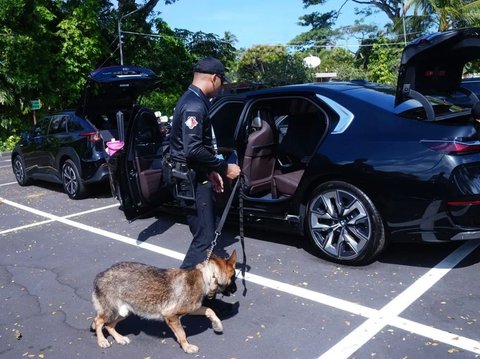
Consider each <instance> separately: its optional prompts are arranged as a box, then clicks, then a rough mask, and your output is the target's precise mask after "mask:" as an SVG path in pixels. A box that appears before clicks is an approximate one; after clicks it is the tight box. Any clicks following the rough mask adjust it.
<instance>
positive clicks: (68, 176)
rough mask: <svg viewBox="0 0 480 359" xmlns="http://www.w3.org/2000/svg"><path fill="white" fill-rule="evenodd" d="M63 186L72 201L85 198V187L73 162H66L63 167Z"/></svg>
mask: <svg viewBox="0 0 480 359" xmlns="http://www.w3.org/2000/svg"><path fill="white" fill-rule="evenodd" d="M62 184H63V189H64V191H65V193H66V194H67V195H68V197H70V198H71V199H81V198H83V197H84V196H85V192H86V189H85V185H84V184H83V182H82V179H81V178H80V174H79V172H78V169H77V166H75V163H74V162H73V161H72V160H66V161H65V162H64V163H63V165H62Z"/></svg>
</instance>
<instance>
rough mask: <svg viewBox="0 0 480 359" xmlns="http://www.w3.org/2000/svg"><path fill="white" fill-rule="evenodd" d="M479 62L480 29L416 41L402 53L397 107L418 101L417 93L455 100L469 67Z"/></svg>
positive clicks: (449, 32) (462, 30)
mask: <svg viewBox="0 0 480 359" xmlns="http://www.w3.org/2000/svg"><path fill="white" fill-rule="evenodd" d="M479 58H480V28H469V29H461V30H451V31H446V32H439V33H435V34H432V35H428V36H424V37H421V38H419V39H416V40H415V41H413V42H412V43H410V44H409V45H407V46H406V47H405V48H404V50H403V53H402V58H401V62H400V69H399V74H398V81H397V89H396V97H395V105H396V106H398V105H399V104H401V103H402V102H404V101H407V100H409V99H411V98H415V99H418V98H417V97H416V96H415V94H416V93H420V94H421V95H423V96H428V95H430V96H452V95H453V94H454V93H455V92H456V91H457V90H458V88H459V87H460V83H461V80H462V74H463V68H464V66H465V64H466V63H468V62H470V61H472V60H475V59H479ZM419 101H420V102H422V101H421V99H419ZM422 104H423V103H422Z"/></svg>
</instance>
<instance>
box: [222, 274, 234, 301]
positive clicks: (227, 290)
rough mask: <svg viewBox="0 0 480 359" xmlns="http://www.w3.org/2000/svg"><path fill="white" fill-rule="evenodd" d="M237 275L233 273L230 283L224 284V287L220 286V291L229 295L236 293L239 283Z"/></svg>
mask: <svg viewBox="0 0 480 359" xmlns="http://www.w3.org/2000/svg"><path fill="white" fill-rule="evenodd" d="M235 279H236V277H235V275H233V276H232V277H231V278H230V284H228V285H226V286H224V287H223V288H220V292H221V293H222V294H223V295H224V296H226V297H228V296H230V295H232V294H233V293H235V292H236V291H237V284H236V283H235Z"/></svg>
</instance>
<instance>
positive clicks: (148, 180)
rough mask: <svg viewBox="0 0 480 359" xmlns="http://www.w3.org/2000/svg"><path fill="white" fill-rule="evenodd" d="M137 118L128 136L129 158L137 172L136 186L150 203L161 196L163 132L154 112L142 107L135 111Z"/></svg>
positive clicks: (143, 197)
mask: <svg viewBox="0 0 480 359" xmlns="http://www.w3.org/2000/svg"><path fill="white" fill-rule="evenodd" d="M135 116H136V117H137V119H136V120H135V121H134V124H135V127H134V128H133V131H132V133H133V134H134V136H132V137H131V138H130V141H133V142H132V146H129V148H133V151H132V153H131V154H128V156H129V159H131V157H133V163H134V166H135V167H136V171H137V173H138V178H137V181H138V188H139V189H140V195H141V197H142V199H143V200H144V201H145V202H147V203H152V202H154V201H156V200H158V199H159V197H160V196H161V187H162V158H163V151H164V141H165V133H164V132H163V131H162V128H161V126H160V125H159V124H158V121H157V118H156V117H155V114H154V113H153V112H152V111H150V110H148V109H146V108H143V107H140V108H139V109H138V112H136V115H135Z"/></svg>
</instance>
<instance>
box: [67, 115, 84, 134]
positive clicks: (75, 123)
mask: <svg viewBox="0 0 480 359" xmlns="http://www.w3.org/2000/svg"><path fill="white" fill-rule="evenodd" d="M67 128H68V132H78V131H83V130H84V128H83V126H82V124H81V123H80V121H79V119H78V118H76V117H70V116H69V117H68V125H67Z"/></svg>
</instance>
